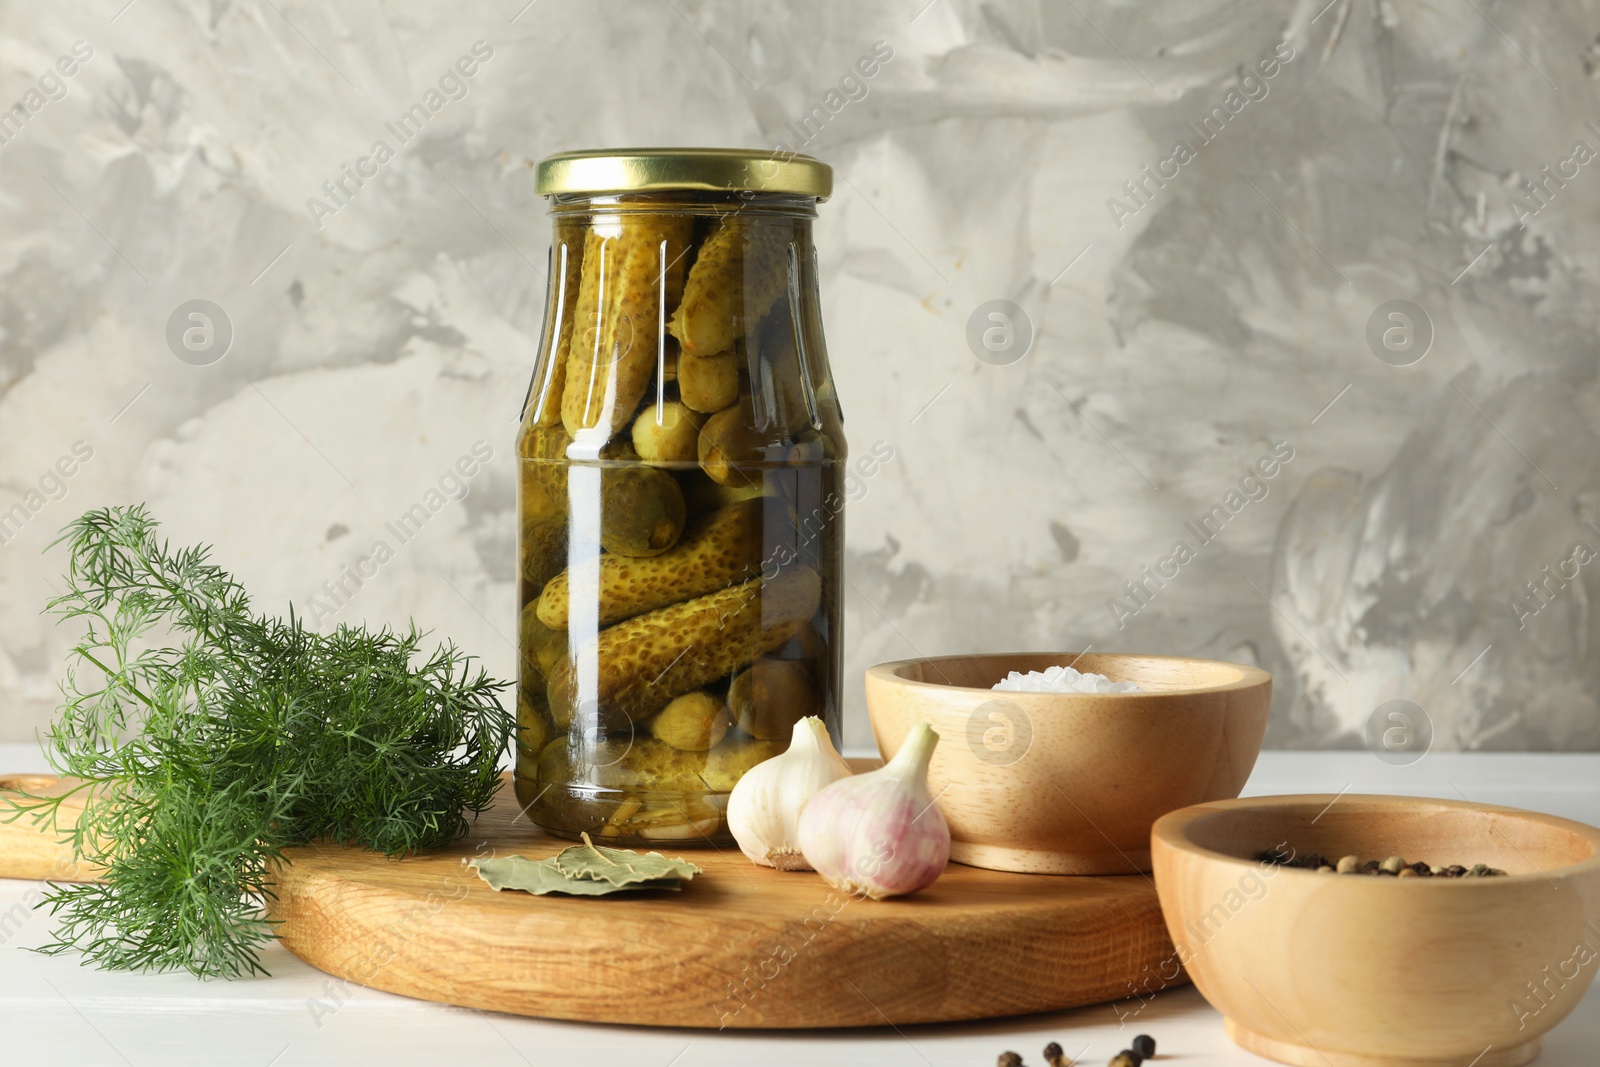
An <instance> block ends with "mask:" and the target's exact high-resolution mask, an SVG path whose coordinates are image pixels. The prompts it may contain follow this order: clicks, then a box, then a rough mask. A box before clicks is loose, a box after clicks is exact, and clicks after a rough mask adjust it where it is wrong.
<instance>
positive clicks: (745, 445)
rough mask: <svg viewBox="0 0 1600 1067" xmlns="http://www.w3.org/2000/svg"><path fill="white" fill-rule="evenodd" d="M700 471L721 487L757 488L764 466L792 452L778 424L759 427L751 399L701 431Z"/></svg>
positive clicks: (742, 399)
mask: <svg viewBox="0 0 1600 1067" xmlns="http://www.w3.org/2000/svg"><path fill="white" fill-rule="evenodd" d="M699 452H700V469H701V470H703V471H705V473H706V477H708V478H710V479H711V480H712V481H714V482H716V483H718V484H719V485H726V486H732V487H738V486H754V485H758V484H760V482H761V474H762V472H761V467H762V466H763V465H764V464H770V463H782V462H784V461H785V460H786V458H787V455H788V450H787V448H786V446H785V444H784V441H783V433H782V428H781V427H779V426H778V425H777V424H776V423H775V422H768V423H767V424H765V425H764V426H760V427H758V426H757V423H756V413H755V409H754V405H753V403H752V401H751V399H750V398H749V397H748V396H743V397H740V398H739V402H738V403H737V404H734V405H732V406H731V407H727V408H724V409H722V410H721V411H719V412H717V413H716V414H715V415H713V416H711V417H710V418H709V419H707V420H706V424H705V425H704V426H702V427H701V428H700V447H699Z"/></svg>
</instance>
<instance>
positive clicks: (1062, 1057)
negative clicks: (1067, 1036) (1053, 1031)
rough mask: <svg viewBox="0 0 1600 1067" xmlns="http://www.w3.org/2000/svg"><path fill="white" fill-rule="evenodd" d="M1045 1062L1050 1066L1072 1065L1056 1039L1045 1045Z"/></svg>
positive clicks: (1067, 1066)
mask: <svg viewBox="0 0 1600 1067" xmlns="http://www.w3.org/2000/svg"><path fill="white" fill-rule="evenodd" d="M1044 1062H1046V1063H1048V1064H1049V1065H1050V1067H1071V1064H1070V1063H1069V1062H1068V1060H1067V1057H1066V1054H1065V1053H1063V1052H1062V1051H1061V1046H1060V1045H1059V1044H1057V1043H1056V1042H1054V1041H1052V1042H1050V1043H1049V1044H1048V1045H1046V1046H1045V1047H1044Z"/></svg>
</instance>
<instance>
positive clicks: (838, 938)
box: [0, 779, 1188, 1029]
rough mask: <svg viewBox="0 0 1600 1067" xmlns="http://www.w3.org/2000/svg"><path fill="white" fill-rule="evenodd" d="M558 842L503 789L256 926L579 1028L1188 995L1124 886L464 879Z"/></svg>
mask: <svg viewBox="0 0 1600 1067" xmlns="http://www.w3.org/2000/svg"><path fill="white" fill-rule="evenodd" d="M4 784H5V782H4V780H3V779H0V787H3V786H4ZM32 785H33V787H34V788H38V787H39V785H40V783H39V782H38V781H35V782H33V783H32ZM567 844H568V842H565V841H559V840H556V839H554V838H552V837H550V836H549V835H547V834H545V833H544V832H543V831H541V830H540V829H539V828H537V827H536V826H534V825H533V824H532V823H530V822H529V821H528V820H527V818H526V817H525V816H523V815H521V813H520V812H519V810H518V805H517V803H516V799H515V797H514V795H513V793H512V791H511V789H510V784H509V782H508V783H507V787H506V788H505V789H503V790H502V791H501V793H500V795H499V798H498V800H497V802H496V804H495V806H494V807H493V808H491V809H490V810H489V811H487V812H485V813H484V814H483V815H482V816H481V817H479V818H478V819H477V820H476V822H475V823H474V824H473V827H472V830H471V833H470V834H469V835H468V837H467V838H466V839H464V840H463V841H462V842H461V843H460V844H458V845H456V846H454V847H452V848H448V849H444V850H441V851H438V852H432V853H428V854H425V855H420V856H413V857H410V858H408V859H404V860H386V859H384V858H383V857H382V856H380V855H375V854H373V853H371V852H367V851H364V850H362V849H355V848H344V847H339V846H311V847H308V848H304V849H295V850H293V853H292V862H291V863H290V865H289V866H288V867H286V868H285V869H284V870H283V871H282V872H281V873H280V875H279V877H278V879H277V892H278V900H277V902H276V905H275V906H274V908H273V917H274V918H276V919H277V920H278V921H279V922H280V923H281V925H280V927H279V936H280V937H281V938H282V940H283V943H284V945H285V946H286V947H287V948H288V949H289V950H290V951H291V952H293V953H294V954H295V955H297V956H299V957H300V958H301V959H303V960H305V961H306V962H308V963H310V964H312V965H313V966H316V967H319V968H321V969H322V970H324V971H327V972H329V973H330V974H333V975H336V976H338V977H341V978H346V979H349V980H350V981H353V982H356V983H359V984H361V985H366V986H371V987H373V988H376V989H383V990H388V991H390V992H393V993H402V994H405V995H407V996H412V997H421V998H423V999H426V1000H436V1001H442V1002H445V1003H450V1004H460V1005H464V1006H468V1007H474V1008H484V1009H488V1010H493V1011H505V1012H512V1013H515V1014H519V1015H537V1016H543V1017H547V1018H557V1019H574V1020H580V1021H584V1022H614V1023H635V1024H641V1025H652V1026H675V1027H695V1028H711V1029H716V1028H723V1027H726V1028H741V1029H742V1028H781V1027H841V1026H882V1025H885V1024H888V1023H893V1024H896V1025H899V1024H904V1023H922V1022H941V1021H951V1020H961V1019H982V1018H992V1017H996V1016H1003V1015H1016V1014H1023V1013H1028V1012H1041V1011H1052V1010H1058V1009H1061V1008H1068V1007H1073V1006H1076V1005H1080V1004H1091V1003H1097V1002H1101V1001H1106V1000H1113V999H1117V998H1121V997H1127V996H1132V995H1134V994H1135V993H1138V994H1140V995H1148V994H1149V993H1150V992H1153V991H1155V990H1158V989H1161V988H1163V987H1166V986H1172V985H1178V984H1183V983H1186V982H1187V981H1188V979H1187V977H1186V976H1184V975H1182V974H1181V972H1178V971H1177V967H1176V963H1175V952H1174V950H1173V946H1172V942H1171V941H1170V940H1169V939H1168V937H1167V933H1166V928H1165V925H1164V923H1163V922H1162V919H1161V909H1160V906H1159V905H1158V903H1157V901H1156V892H1155V887H1154V885H1153V883H1151V881H1150V880H1149V879H1148V878H1146V877H1144V876H1142V875H1129V876H1124V877H1105V878H1099V877H1065V876H1047V875H1023V874H1006V873H1002V872H998V871H988V870H982V869H979V868H976V867H963V866H961V865H959V864H951V865H950V867H949V869H948V870H947V871H946V872H945V874H944V876H943V877H942V878H940V879H939V881H938V882H936V883H935V884H934V885H933V886H932V887H931V888H929V889H927V890H924V891H923V892H921V893H918V894H916V895H915V896H912V897H907V898H902V899H898V900H888V901H872V900H860V899H856V898H852V897H849V896H846V895H844V894H840V893H837V892H835V891H833V890H832V889H830V888H829V887H828V885H827V884H826V883H824V882H823V881H822V879H821V878H819V877H817V876H816V875H814V874H809V873H783V872H779V871H773V870H768V869H766V868H763V867H757V866H755V865H753V864H751V863H750V862H749V861H747V860H746V859H745V858H744V856H742V855H741V854H739V853H738V852H737V851H736V850H733V849H728V850H725V851H721V852H718V851H716V850H711V849H686V850H683V851H682V852H681V853H680V852H675V851H673V850H671V849H667V850H665V851H666V852H667V854H669V855H676V854H681V855H684V856H685V857H687V858H688V859H690V860H691V861H692V862H694V863H696V864H697V865H699V866H700V867H702V868H704V871H705V873H704V874H701V875H699V876H697V877H696V878H695V879H694V881H693V882H691V883H690V884H688V885H687V886H685V888H684V889H683V890H682V891H681V892H677V893H672V892H646V893H635V894H627V895H620V896H613V897H598V898H573V897H562V896H546V897H534V896H529V895H528V894H526V893H517V892H504V893H497V892H495V891H494V890H491V889H490V888H489V887H488V886H487V885H485V884H484V883H483V882H482V881H480V880H479V879H478V877H477V875H476V874H475V873H473V872H472V871H471V870H470V869H468V868H467V867H466V865H465V861H466V860H468V859H470V858H472V857H474V856H489V855H501V856H506V855H523V856H528V857H530V858H534V859H539V858H543V857H545V856H550V855H553V854H555V853H556V852H558V851H560V850H561V849H562V848H565V847H566V846H567ZM63 855H65V856H66V857H67V859H68V860H69V861H70V851H67V850H65V849H64V846H61V845H59V844H56V843H55V842H54V841H52V840H50V839H49V838H48V837H47V836H46V835H42V834H40V832H39V831H37V830H32V829H29V828H27V827H25V826H19V825H16V824H12V825H10V826H0V876H7V877H25V878H47V877H54V878H60V879H72V878H74V877H80V876H83V875H84V873H85V872H82V871H73V872H72V873H61V872H62V871H63V870H64V869H65V868H63V867H62V866H61V858H62V856H63ZM52 872H54V873H52ZM1171 974H1176V977H1175V978H1173V979H1172V980H1170V981H1165V982H1163V980H1162V976H1163V975H1171Z"/></svg>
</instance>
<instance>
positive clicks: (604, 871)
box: [552, 834, 701, 887]
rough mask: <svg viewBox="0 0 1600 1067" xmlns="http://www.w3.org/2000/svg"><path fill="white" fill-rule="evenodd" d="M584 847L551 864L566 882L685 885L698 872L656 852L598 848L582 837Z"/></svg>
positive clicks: (686, 863) (561, 855) (569, 850)
mask: <svg viewBox="0 0 1600 1067" xmlns="http://www.w3.org/2000/svg"><path fill="white" fill-rule="evenodd" d="M582 836H583V844H581V845H573V846H572V847H571V848H566V849H562V850H561V852H560V853H559V854H557V855H556V856H555V857H554V859H553V860H552V862H553V863H554V864H555V865H556V867H558V868H559V869H560V870H561V873H562V874H564V875H566V876H567V877H568V878H573V879H589V880H593V881H601V882H608V883H610V884H611V885H614V886H619V887H620V886H628V885H634V884H637V883H639V882H654V881H660V880H661V879H664V878H672V879H682V880H683V881H688V880H689V879H691V878H693V877H694V876H695V875H697V874H700V873H701V871H700V868H699V867H696V866H695V865H694V864H692V863H690V862H689V861H688V860H684V859H668V858H667V857H665V856H663V855H662V854H661V853H659V852H634V851H632V850H631V849H626V848H608V847H607V846H605V845H597V844H595V843H594V842H593V841H591V840H589V835H588V834H584V835H582Z"/></svg>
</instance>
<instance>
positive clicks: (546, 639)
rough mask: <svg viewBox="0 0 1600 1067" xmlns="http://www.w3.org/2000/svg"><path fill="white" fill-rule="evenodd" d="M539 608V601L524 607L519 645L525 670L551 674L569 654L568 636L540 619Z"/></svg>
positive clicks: (520, 620) (519, 620) (531, 602)
mask: <svg viewBox="0 0 1600 1067" xmlns="http://www.w3.org/2000/svg"><path fill="white" fill-rule="evenodd" d="M538 607H539V602H538V601H537V600H530V601H528V602H527V603H526V604H524V605H522V614H521V616H520V617H519V619H518V626H519V628H520V630H521V638H522V639H521V641H520V642H519V643H518V644H519V647H520V648H521V649H522V650H523V654H524V659H523V669H524V670H534V671H538V672H539V673H540V674H549V673H550V669H551V668H552V667H554V666H555V665H556V664H557V663H559V662H560V661H561V659H562V658H563V657H564V656H566V654H567V635H566V634H564V633H561V632H560V631H559V630H552V629H551V628H550V627H548V626H546V625H545V624H544V622H543V620H541V619H540V618H539V611H538Z"/></svg>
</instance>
